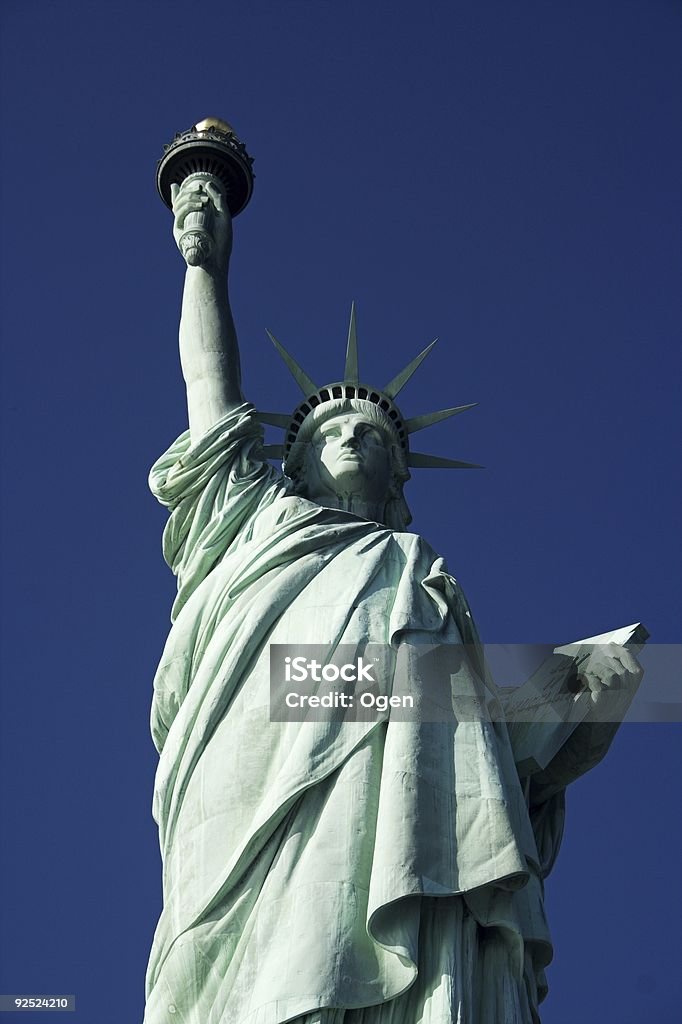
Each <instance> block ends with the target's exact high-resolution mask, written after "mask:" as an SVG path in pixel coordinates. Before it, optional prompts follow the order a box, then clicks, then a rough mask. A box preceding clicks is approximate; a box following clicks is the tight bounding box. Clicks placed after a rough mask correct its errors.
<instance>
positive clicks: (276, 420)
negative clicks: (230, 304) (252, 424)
mask: <svg viewBox="0 0 682 1024" xmlns="http://www.w3.org/2000/svg"><path fill="white" fill-rule="evenodd" d="M256 419H257V420H258V421H259V423H268V424H269V425H270V426H271V427H284V429H285V430H286V429H287V427H288V426H289V424H290V423H291V416H288V415H287V414H286V413H285V412H257V413H256Z"/></svg>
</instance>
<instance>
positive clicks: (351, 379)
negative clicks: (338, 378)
mask: <svg viewBox="0 0 682 1024" xmlns="http://www.w3.org/2000/svg"><path fill="white" fill-rule="evenodd" d="M359 373H360V371H359V369H358V337H357V332H356V325H355V303H354V302H351V304H350V323H349V324H348V344H347V345H346V365H345V367H344V370H343V379H344V380H345V381H346V382H347V383H348V384H359V383H360V376H359Z"/></svg>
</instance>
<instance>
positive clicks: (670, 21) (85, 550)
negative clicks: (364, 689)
mask: <svg viewBox="0 0 682 1024" xmlns="http://www.w3.org/2000/svg"><path fill="white" fill-rule="evenodd" d="M2 21H3V32H2V54H1V57H2V61H1V68H2V71H1V75H2V81H1V83H0V84H1V86H2V125H1V130H2V135H1V140H2V156H1V159H2V164H1V166H2V172H3V173H2V189H3V191H2V211H3V235H4V240H3V250H2V335H3V379H2V386H3V389H4V390H3V395H2V414H3V418H4V427H3V445H4V447H3V456H2V458H3V462H2V469H3V480H4V484H3V523H2V527H3V536H2V562H3V565H2V569H3V576H4V584H5V591H4V596H3V606H2V618H1V625H2V632H3V666H2V692H1V695H2V737H1V746H0V755H1V757H2V773H3V775H2V777H3V782H2V791H1V796H0V800H1V803H0V813H1V815H2V821H3V838H2V841H1V842H2V845H1V846H0V868H1V869H2V870H1V875H2V893H1V900H0V907H1V908H2V914H1V917H2V925H1V927H0V960H1V961H2V968H1V973H0V992H7V993H9V992H24V991H25V992H30V991H37V992H49V991H52V992H55V993H59V992H75V993H76V994H77V997H78V1000H79V1010H78V1011H77V1013H76V1014H75V1015H74V1020H75V1021H76V1022H82V1024H121V1022H123V1021H125V1022H128V1021H130V1022H132V1021H136V1020H139V1019H140V1017H141V1011H142V998H143V996H142V991H143V990H142V985H143V975H144V970H145V966H146V959H147V953H148V949H149V945H150V942H151V935H152V931H153V927H154V924H155V921H156V917H157V915H158V911H159V906H160V865H159V857H158V850H157V843H156V835H155V827H154V824H153V822H152V820H151V817H150V809H149V808H150V802H151V793H152V783H153V772H154V767H155V752H154V750H153V748H152V745H151V741H150V739H149V738H148V731H147V719H148V711H149V702H150V694H151V680H152V676H153V672H154V668H155V664H156V661H157V659H158V657H159V655H160V652H161V648H162V645H163V642H164V639H165V635H166V632H167V627H168V614H169V609H170V605H171V601H172V596H173V589H174V582H173V580H172V577H171V575H170V573H169V572H168V570H167V569H166V567H165V565H164V563H163V562H162V559H161V553H160V534H161V529H162V525H163V522H164V513H163V511H162V510H161V509H159V508H157V507H156V506H155V504H154V502H153V499H152V498H151V497H150V496H149V494H148V492H147V490H146V475H147V470H148V467H149V465H150V463H151V462H152V461H153V459H154V458H155V457H156V455H157V454H158V453H159V452H160V451H161V450H162V449H163V448H164V447H165V446H166V445H167V443H168V442H169V441H170V440H171V439H172V438H173V437H174V436H175V434H176V433H178V432H179V431H180V430H181V429H184V426H185V416H186V413H185V406H184V393H183V385H182V380H181V376H180V370H179V364H178V358H177V320H178V313H179V303H180V292H181V286H182V270H183V266H182V262H181V259H180V257H179V255H178V253H177V252H176V250H175V247H174V244H173V242H172V238H171V233H170V232H171V224H170V214H169V213H168V211H167V210H166V209H165V208H164V207H163V205H162V204H161V202H160V201H159V199H158V198H157V196H156V194H155V186H154V174H155V164H156V160H157V158H158V157H159V156H160V154H161V151H162V147H163V144H164V143H165V142H166V141H169V140H170V138H171V137H172V135H173V134H174V132H175V131H177V130H180V129H183V128H186V127H188V126H189V125H191V124H192V123H193V122H194V121H196V120H198V119H199V118H201V117H203V116H206V115H207V114H215V115H217V116H222V117H225V118H227V119H228V120H229V121H231V122H232V123H233V124H234V125H235V127H236V128H237V130H238V131H239V132H240V134H241V135H242V137H243V138H244V139H245V141H246V142H247V144H248V146H249V149H250V150H251V152H252V154H253V155H254V156H255V158H256V164H255V170H256V174H257V179H256V187H255V193H254V197H253V200H252V203H251V205H250V207H249V208H248V210H247V211H245V212H244V214H243V215H242V216H240V218H239V219H238V221H237V222H236V225H235V250H234V257H233V267H232V274H231V293H232V300H233V308H234V312H235V317H236V320H237V326H238V332H239V336H240V339H241V345H242V353H243V364H244V379H245V388H246V391H247V394H248V396H249V397H250V398H251V399H252V400H253V401H254V402H255V403H256V404H259V405H261V407H263V408H270V409H272V408H275V409H282V410H286V409H288V408H293V406H294V405H295V404H296V402H297V400H298V397H297V391H296V387H295V385H294V384H293V382H292V381H291V380H290V378H289V377H288V375H287V373H286V371H285V370H284V369H283V368H282V367H280V365H278V362H277V361H276V357H275V355H274V352H273V350H272V348H271V346H270V343H269V341H268V340H267V338H266V336H265V332H264V328H265V327H269V328H270V329H271V330H273V331H274V332H275V334H277V335H278V337H279V338H280V340H281V341H282V342H283V343H284V344H285V345H287V346H288V347H289V348H290V349H291V350H292V351H293V352H294V353H295V354H296V355H297V356H298V357H299V358H300V360H301V362H302V363H303V364H304V366H305V367H306V369H307V370H308V372H309V373H310V375H311V376H313V377H314V378H315V379H318V378H319V380H320V382H321V383H322V382H323V381H324V380H325V379H329V378H333V377H336V376H337V375H338V373H339V372H340V369H341V367H342V365H343V355H342V352H343V346H344V340H345V332H346V325H347V317H348V309H349V305H350V301H351V299H353V298H354V299H356V300H357V303H358V321H359V336H360V342H361V347H362V365H363V367H364V371H365V372H364V373H363V376H366V377H367V378H369V380H370V381H373V382H376V383H378V384H379V385H381V384H382V383H385V382H386V381H387V380H388V379H390V378H391V377H392V376H393V375H394V374H395V373H396V372H397V370H398V369H400V368H401V366H402V365H403V364H404V363H406V362H407V361H408V360H409V359H410V358H411V357H412V356H413V355H414V354H415V353H416V351H418V350H419V349H421V348H422V347H424V345H425V344H426V343H427V342H428V341H430V340H431V338H432V337H434V336H435V335H439V337H440V339H441V340H440V342H439V345H438V346H437V347H436V349H435V350H434V353H433V354H432V356H431V357H430V359H429V362H428V364H426V365H425V367H424V369H423V370H422V372H421V373H420V375H419V376H418V377H416V378H415V379H414V381H413V383H412V384H411V386H410V387H409V388H408V389H406V390H405V392H404V393H403V396H401V398H402V402H401V405H402V408H403V411H404V412H405V414H406V415H416V414H418V413H421V412H424V411H426V410H429V409H432V408H440V407H443V406H448V405H456V404H462V403H466V402H473V401H478V402H480V403H481V404H480V407H479V408H478V409H476V410H475V411H473V412H471V413H468V414H467V415H466V416H464V417H459V418H457V419H456V420H453V421H450V423H446V424H442V425H440V426H438V427H436V428H433V429H432V430H431V431H429V432H428V434H423V435H421V436H420V441H419V447H420V449H421V450H424V449H425V450H431V451H435V452H438V453H440V454H444V455H448V454H449V455H452V456H454V457H456V458H462V459H467V460H471V461H475V462H480V463H483V464H484V465H485V466H486V467H487V468H486V470H485V471H483V472H476V473H451V474H449V475H448V474H445V473H440V474H438V473H435V474H434V473H431V474H430V473H427V472H424V471H422V472H421V473H420V474H418V473H415V477H416V479H415V480H413V481H412V484H411V486H410V488H409V489H408V498H409V500H410V504H411V506H412V510H413V513H414V519H415V522H414V528H415V529H416V530H418V531H419V532H420V533H423V534H424V535H425V536H426V537H427V538H428V539H429V540H430V541H431V542H432V544H433V545H434V546H435V547H436V548H437V549H438V550H440V551H442V552H443V554H445V555H446V557H447V558H448V562H449V565H450V568H451V570H452V571H453V572H454V573H455V575H457V577H458V578H459V579H460V581H461V582H462V584H463V586H464V588H465V590H466V592H467V594H468V596H469V599H470V601H471V604H472V606H473V609H474V614H475V616H476V618H477V621H478V623H479V626H480V629H481V631H482V633H483V635H484V637H485V638H486V639H487V640H489V641H491V642H522V641H527V642H528V641H543V642H544V641H548V642H560V641H569V640H573V639H577V638H579V637H581V636H585V635H590V634H593V633H596V632H600V631H602V630H605V629H608V628H611V627H614V626H619V625H623V624H626V623H630V622H633V621H636V620H642V621H644V622H645V623H646V625H647V626H648V628H649V630H650V632H651V634H652V639H653V640H655V641H658V642H666V643H677V642H679V641H680V603H681V602H680V591H681V587H680V579H681V575H682V574H681V573H680V569H681V564H680V562H681V560H680V546H679V519H680V496H681V495H680V491H681V487H680V473H679V449H680V441H681V440H682V431H681V428H680V413H679V408H680V402H679V385H680V321H681V318H680V304H679V298H678V288H679V276H680V245H679V240H680V239H679V224H680V217H679V214H680V189H679V173H680V160H679V156H680V123H681V121H680V109H679V108H680V102H679V98H680V81H679V78H680V73H679V66H680V61H679V29H680V25H679V22H680V7H679V5H678V4H677V3H673V2H672V0H574V2H571V3H568V4H562V3H547V2H546V0H535V2H533V0H516V2H514V3H509V2H508V0H467V2H463V0H451V2H441V0H437V2H427V3H425V4H423V5H417V4H410V3H407V2H405V0H398V2H393V3H388V2H383V3H382V2H378V0H364V2H359V0H344V2H332V0H315V2H313V0H280V2H270V3H265V2H261V0H255V2H254V0H251V2H249V3H244V2H240V3H229V2H223V3H217V2H215V0H209V2H207V3H204V4H201V5H196V6H195V7H194V8H190V5H188V4H179V3H177V2H175V0H166V2H164V3H158V2H154V3H141V4H133V3H132V2H130V0H120V2H118V3H109V4H102V5H97V4H92V3H83V2H68V0H67V2H64V3H59V4H56V3H48V2H43V3H38V2H35V0H21V2H19V0H5V3H4V5H3V12H2ZM680 738H681V733H680V727H679V726H662V725H650V726H646V725H630V726H626V727H624V728H623V730H621V734H620V735H619V737H618V738H617V740H616V743H615V745H614V747H613V749H612V750H611V752H610V754H609V756H608V757H607V759H606V760H605V762H604V763H603V764H602V765H601V766H600V767H599V768H598V769H596V770H595V771H594V772H593V773H592V774H591V775H590V776H588V777H586V778H585V779H583V780H581V781H580V782H579V783H577V784H576V785H575V787H574V789H573V791H572V792H571V794H570V799H569V815H568V825H567V835H566V838H565V842H564V848H563V851H562V855H561V858H560V861H559V864H558V867H557V868H556V870H555V872H554V874H553V876H552V877H551V879H550V882H549V884H548V898H547V903H548V907H549V912H550V915H551V922H552V925H553V934H554V938H555V942H556V951H557V958H556V962H555V964H554V965H553V966H552V967H551V968H550V971H549V980H550V986H551V991H550V996H549V998H548V1001H547V1002H546V1003H545V1010H544V1016H543V1024H569V1022H570V1024H574V1022H575V1021H578V1020H579V1021H580V1022H581V1024H597V1022H598V1024H649V1022H651V1021H656V1022H657V1024H673V1022H676V1021H678V1020H679V1013H680V1010H679V1007H680V1003H681V998H682V994H681V992H680V981H679V974H677V976H676V978H673V972H674V970H675V969H676V967H677V965H678V963H679V960H680V958H681V957H682V942H681V938H680V932H681V925H680V919H681V915H680V903H681V892H680V872H679V858H680V853H681V846H682V844H681V842H680V824H679V810H680V807H679V797H678V786H679V776H680V749H681V743H680ZM10 1019H14V1015H9V1016H8V1020H10ZM28 1019H33V1018H32V1016H31V1015H29V1018H28ZM40 1019H42V1018H40Z"/></svg>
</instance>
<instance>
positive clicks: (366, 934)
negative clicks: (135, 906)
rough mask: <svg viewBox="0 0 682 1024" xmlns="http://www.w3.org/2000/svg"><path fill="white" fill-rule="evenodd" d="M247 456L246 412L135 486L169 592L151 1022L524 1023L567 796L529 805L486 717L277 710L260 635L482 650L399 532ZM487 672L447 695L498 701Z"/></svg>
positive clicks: (252, 445)
mask: <svg viewBox="0 0 682 1024" xmlns="http://www.w3.org/2000/svg"><path fill="white" fill-rule="evenodd" d="M260 445H261V431H260V428H259V425H258V423H257V422H256V420H255V416H254V412H253V409H252V407H251V406H249V405H248V404H245V405H243V406H241V407H239V408H238V409H236V410H235V411H234V412H232V413H230V414H229V415H228V416H226V417H224V418H223V420H222V421H221V422H220V423H218V424H216V426H215V427H214V428H213V429H212V430H211V431H209V433H208V434H206V435H205V436H204V437H203V438H201V439H200V441H199V442H198V443H196V444H194V445H191V444H190V439H189V434H188V433H186V434H184V435H183V436H182V437H180V438H179V439H178V441H176V442H175V444H174V445H172V446H171V448H170V449H169V450H168V451H167V452H166V453H165V454H164V455H163V456H162V457H161V458H160V459H159V461H158V462H157V463H156V464H155V466H154V467H153V469H152V472H151V476H150V484H151V487H152V490H153V492H154V494H155V495H156V496H157V498H158V499H159V500H160V501H161V502H162V503H163V504H164V505H166V506H167V507H168V508H169V509H170V510H171V516H170V519H169V521H168V524H167V527H166V529H165V532H164V556H165V558H166V560H167V561H168V563H169V565H170V566H171V568H172V569H173V572H174V573H175V574H176V575H177V579H178V596H177V599H176V601H175V604H174V606H173V612H172V621H173V625H172V629H171V632H170V635H169V637H168V641H167V643H166V646H165V649H164V652H163V656H162V658H161V662H160V665H159V668H158V671H157V674H156V677H155V681H154V698H153V707H152V733H153V737H154V741H155V743H156V746H157V748H158V750H159V754H160V758H159V766H158V772H157V777H156V783H155V793H154V816H155V818H156V820H157V822H158V825H159V835H160V844H161V852H162V859H163V912H162V914H161V918H160V921H159V924H158V927H157V930H156V934H155V937H154V943H153V948H152V952H151V957H150V963H149V969H148V975H147V1007H146V1013H145V1024H162V1022H163V1024H168V1022H169V1021H177V1022H182V1024H228V1022H229V1024H283V1022H285V1021H289V1020H293V1019H296V1018H303V1019H305V1020H307V1021H311V1022H312V1021H318V1020H323V1021H324V1020H327V1021H330V1022H335V1024H337V1022H341V1021H344V1020H345V1021H346V1022H356V1024H358V1022H368V1024H369V1022H378V1021H380V1022H382V1024H388V1022H393V1024H407V1022H408V1021H409V1024H417V1022H425V1024H449V1022H450V1021H456V1020H457V1021H461V1022H462V1024H502V1022H505V1024H506V1022H507V1021H509V1022H511V1024H528V1022H531V1021H536V1020H537V1019H538V1018H537V1003H538V1002H539V1000H540V999H541V998H542V997H543V996H544V994H545V991H546V986H545V982H544V974H543V968H544V966H545V965H546V964H547V963H548V962H549V960H550V958H551V946H550V940H549V934H548V930H547V925H546V921H545V915H544V910H543V898H542V876H543V875H544V874H545V873H546V871H547V869H548V866H549V865H550V863H551V861H552V859H553V857H554V855H555V853H556V849H557V846H558V841H559V839H560V832H561V821H562V818H561V802H560V801H559V802H556V801H552V800H550V801H549V803H547V804H546V805H544V806H543V807H541V808H539V809H538V808H533V809H531V812H529V808H528V805H527V799H526V797H525V796H524V793H523V792H522V788H521V784H520V782H519V778H518V774H517V772H516V769H515V766H514V760H513V753H512V750H511V747H510V744H509V739H508V735H507V730H506V726H505V725H504V722H502V721H500V720H499V716H495V719H494V720H491V716H490V715H488V714H486V713H485V710H484V711H483V713H481V715H480V716H478V717H477V718H475V720H467V721H459V722H458V721H454V720H453V721H442V722H426V721H419V720H414V721H397V720H394V719H393V717H392V716H391V714H390V713H389V712H387V713H386V714H385V715H384V716H379V717H378V718H377V719H376V720H373V721H343V720H341V721H339V720H338V719H336V720H331V719H330V720H329V721H312V720H306V721H297V722H291V721H287V722H276V721H271V720H270V708H269V700H270V687H269V645H270V644H272V643H280V644H286V643H290V644H305V643H310V644H313V643H314V644H320V643H324V644H328V645H329V646H330V648H333V647H334V646H335V645H337V644H351V645H359V644H364V643H365V642H366V641H367V640H371V641H373V642H375V643H383V644H387V645H391V647H392V648H393V649H395V650H397V651H399V650H401V649H402V650H404V651H406V652H407V657H408V659H409V657H411V654H410V652H411V651H414V650H417V649H418V647H417V646H415V647H413V646H412V645H419V644H421V643H424V642H428V643H434V644H462V643H463V642H464V643H466V644H467V645H472V648H471V649H473V650H474V651H478V639H477V636H476V631H475V627H474V624H473V621H472V619H471V615H470V613H469V609H468V607H467V604H466V601H465V599H464V596H463V594H462V592H461V589H460V588H459V586H458V584H457V582H456V581H455V579H454V578H453V577H452V576H451V575H449V573H448V572H447V570H446V567H445V563H444V562H443V560H442V558H440V557H438V555H437V554H436V553H435V552H434V551H433V550H432V549H431V548H430V546H429V545H428V544H427V543H426V542H425V541H424V540H423V539H422V538H421V537H419V536H417V535H416V534H413V533H407V532H405V533H399V532H396V531H392V530H390V529H388V528H387V527H385V526H383V525H381V524H377V523H373V522H368V521H366V520H364V519H361V518H359V517H357V516H355V515H352V514H350V513H346V512H343V511H339V510H337V509H329V508H324V507H321V506H319V505H316V504H314V503H312V502H310V501H307V500H306V499H304V498H301V497H299V496H296V495H295V494H293V493H292V492H291V489H290V485H289V482H288V481H287V480H286V478H285V477H283V476H282V475H281V474H280V473H278V472H277V471H276V470H275V469H274V468H273V467H272V466H270V465H269V464H268V463H267V462H266V461H265V460H264V457H263V453H262V450H261V447H260ZM483 680H485V672H484V669H483V667H482V665H481V663H480V661H479V662H478V664H477V659H476V657H474V658H473V659H472V658H466V659H462V661H461V668H460V670H459V672H458V677H457V679H453V685H455V686H456V688H457V690H458V692H460V693H464V694H467V693H470V694H472V695H473V694H480V693H481V687H482V686H483V687H488V688H489V690H488V696H489V697H490V699H491V700H493V699H494V693H493V692H492V689H490V688H491V687H492V684H491V683H490V682H487V683H486V682H483ZM415 686H418V681H415ZM417 718H418V716H417Z"/></svg>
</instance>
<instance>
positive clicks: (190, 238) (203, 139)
mask: <svg viewBox="0 0 682 1024" xmlns="http://www.w3.org/2000/svg"><path fill="white" fill-rule="evenodd" d="M252 165H253V159H252V158H251V157H250V156H249V154H248V153H247V151H246V146H245V145H244V143H243V142H241V140H240V139H239V138H238V137H237V135H236V133H235V131H234V129H233V128H232V127H231V126H230V125H229V124H228V123H227V122H226V121H221V120H219V119H218V118H217V117H206V118H204V120H203V121H199V122H198V123H197V124H195V125H192V127H191V128H189V129H188V130H187V131H185V132H178V134H177V135H176V136H175V138H174V139H173V141H172V142H171V143H169V145H167V146H165V147H164V152H163V156H162V157H161V159H160V160H159V164H158V167H157V170H156V187H157V188H158V190H159V195H160V196H161V198H162V199H163V201H164V203H165V204H166V206H168V207H169V208H170V209H171V210H172V208H173V201H172V198H171V185H182V184H183V182H185V181H187V180H188V179H189V180H191V181H193V182H196V186H195V187H196V189H197V191H198V190H200V189H201V186H202V183H205V182H207V181H213V182H214V184H215V185H217V187H218V188H220V191H221V193H222V195H223V198H224V200H225V201H226V202H227V206H228V209H229V211H230V213H231V215H232V216H233V217H236V216H237V214H238V213H241V211H242V210H243V209H244V207H245V206H246V204H247V203H248V201H249V199H250V198H251V193H252V191H253V178H254V174H253V170H252ZM212 219H213V208H212V207H211V205H210V204H207V205H206V208H205V209H203V210H199V211H197V212H192V213H188V214H187V216H186V217H185V222H184V225H183V233H182V235H181V237H180V240H179V247H180V251H181V253H182V255H183V256H184V258H185V259H186V261H187V263H188V264H189V265H190V266H191V267H196V266H202V265H203V264H204V263H206V262H207V261H208V260H209V259H210V257H211V253H212V249H213V236H212V234H211V221H212Z"/></svg>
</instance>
